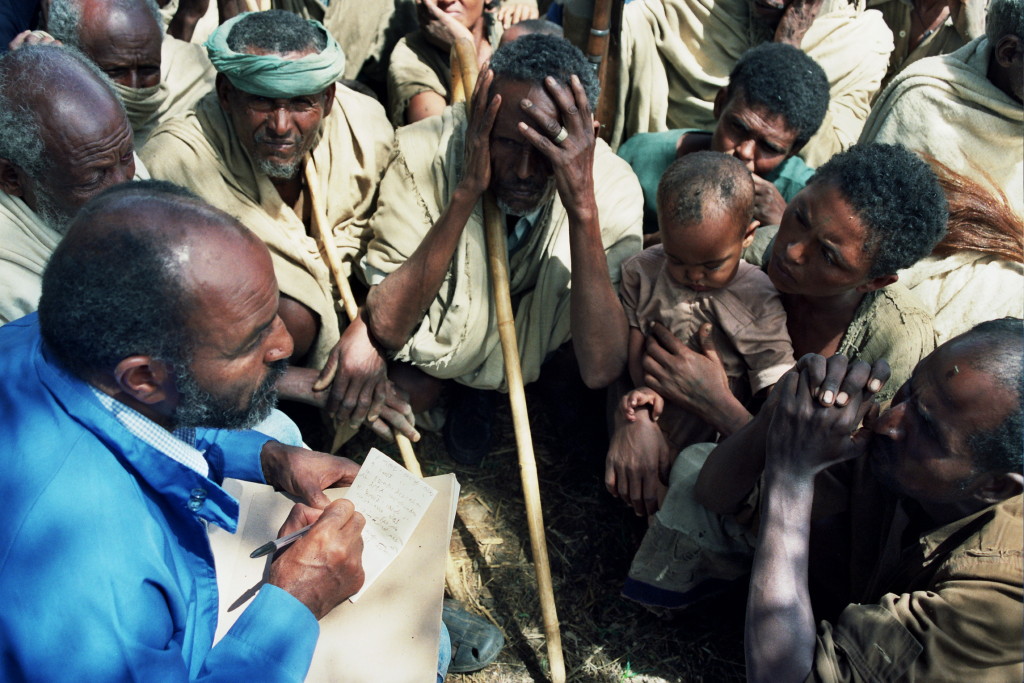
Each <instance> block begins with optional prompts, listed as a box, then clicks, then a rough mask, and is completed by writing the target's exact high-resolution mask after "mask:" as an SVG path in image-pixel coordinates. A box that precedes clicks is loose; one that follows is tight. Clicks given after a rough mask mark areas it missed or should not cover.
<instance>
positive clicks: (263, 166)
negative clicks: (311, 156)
mask: <svg viewBox="0 0 1024 683" xmlns="http://www.w3.org/2000/svg"><path fill="white" fill-rule="evenodd" d="M301 163H302V162H301V161H296V162H294V163H291V164H275V163H273V162H272V161H267V160H266V159H256V170H257V171H259V172H260V173H262V174H264V175H265V176H267V177H268V178H273V179H275V180H291V179H292V178H294V177H295V176H296V175H298V173H299V164H301Z"/></svg>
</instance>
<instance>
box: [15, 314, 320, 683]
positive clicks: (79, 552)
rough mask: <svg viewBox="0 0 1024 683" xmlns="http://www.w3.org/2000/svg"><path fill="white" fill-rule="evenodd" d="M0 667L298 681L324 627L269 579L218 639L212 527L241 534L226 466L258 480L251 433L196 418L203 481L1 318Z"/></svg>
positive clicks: (84, 675) (33, 334)
mask: <svg viewBox="0 0 1024 683" xmlns="http://www.w3.org/2000/svg"><path fill="white" fill-rule="evenodd" d="M0 349H2V352H0V463H2V464H0V502H2V506H3V507H2V509H3V513H2V523H0V679H2V680H4V681H19V680H28V679H31V680H33V681H49V680H61V681H90V682H95V681H121V680H137V681H161V682H162V681H179V680H181V681H184V680H204V681H218V680H226V681H261V682H262V681H278V680H280V681H301V680H302V679H303V677H304V676H305V674H306V671H307V669H308V667H309V662H310V659H311V657H312V655H313V649H314V647H315V645H316V639H317V636H318V635H319V626H318V624H317V622H316V619H315V618H314V617H313V614H312V613H311V612H310V611H309V610H308V609H307V608H306V607H305V606H303V605H302V604H301V603H300V602H299V601H298V600H296V599H295V598H294V597H292V596H291V595H289V594H288V593H286V592H285V591H283V590H281V589H279V588H276V587H274V586H266V587H264V588H263V589H261V590H260V593H259V595H258V596H257V597H256V599H255V600H254V601H253V602H252V604H251V605H250V606H249V608H248V609H246V610H245V613H244V614H243V615H242V616H241V617H240V618H239V620H238V621H237V622H236V623H235V625H234V626H233V627H232V628H231V630H230V631H229V632H228V634H227V635H226V636H225V637H224V639H223V640H221V641H220V642H219V643H218V644H217V646H216V647H214V648H212V649H211V645H212V643H213V635H214V631H215V630H216V626H217V584H216V580H215V576H214V568H213V556H212V554H211V552H210V545H209V542H208V540H207V536H206V524H207V523H208V522H212V523H214V524H217V525H218V526H221V527H223V528H225V529H227V530H229V531H232V532H233V531H234V530H235V528H236V525H237V522H238V502H237V501H236V500H234V499H233V498H231V496H229V495H228V494H227V493H226V492H225V491H224V490H223V489H222V488H221V487H220V486H219V485H218V484H219V483H220V482H221V481H222V480H223V477H224V476H231V477H236V478H240V479H247V480H250V481H259V482H262V481H263V475H262V471H261V468H260V462H259V455H260V450H261V449H262V447H263V444H264V443H265V442H266V441H267V437H266V436H263V435H261V434H258V433H256V432H228V431H221V430H198V434H197V442H198V443H197V446H198V448H200V450H202V449H205V450H206V459H207V460H208V461H209V462H210V470H211V474H210V477H211V479H212V481H211V479H206V478H204V477H202V476H200V475H199V474H197V473H195V472H193V471H192V470H190V469H188V468H187V467H185V466H183V465H179V464H178V463H176V462H174V461H173V460H171V459H170V458H168V457H167V456H165V455H163V454H161V453H159V452H157V451H155V450H154V449H153V448H152V447H150V446H148V445H147V444H146V443H145V442H143V441H141V440H139V439H137V438H136V437H134V436H133V435H132V434H131V433H130V432H128V431H127V430H126V429H125V428H124V427H123V426H122V425H121V423H120V422H119V421H118V420H117V419H116V418H115V417H114V416H113V415H111V414H110V413H109V412H107V411H106V410H105V409H104V408H103V407H102V406H101V405H100V404H99V402H98V401H97V400H96V398H95V396H94V395H92V391H91V389H90V388H89V386H88V385H87V384H85V383H84V382H82V381H81V380H79V379H77V378H75V377H74V376H73V375H71V374H70V373H68V372H67V371H66V370H64V369H63V368H62V367H61V366H59V365H57V364H56V362H55V361H53V360H52V359H50V358H49V357H48V354H47V352H46V351H45V349H43V348H42V345H41V339H40V335H39V325H38V322H37V320H36V316H35V314H32V315H29V316H26V317H25V318H22V319H21V320H18V321H15V322H12V323H8V324H7V325H4V326H3V327H0Z"/></svg>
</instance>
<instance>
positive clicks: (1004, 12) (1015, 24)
mask: <svg viewBox="0 0 1024 683" xmlns="http://www.w3.org/2000/svg"><path fill="white" fill-rule="evenodd" d="M985 35H986V36H988V40H989V42H990V43H992V46H993V47H995V44H996V41H999V40H1002V39H1003V38H1005V37H1006V36H1017V37H1018V38H1020V39H1021V40H1024V0H992V1H991V2H990V3H989V4H988V13H987V16H986V18H985Z"/></svg>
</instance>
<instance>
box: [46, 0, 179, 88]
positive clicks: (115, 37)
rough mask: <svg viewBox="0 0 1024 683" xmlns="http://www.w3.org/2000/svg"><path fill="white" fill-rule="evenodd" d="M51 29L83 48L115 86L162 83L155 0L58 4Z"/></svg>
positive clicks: (65, 0) (53, 10) (160, 31)
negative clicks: (117, 84) (116, 84)
mask: <svg viewBox="0 0 1024 683" xmlns="http://www.w3.org/2000/svg"><path fill="white" fill-rule="evenodd" d="M47 29H48V30H49V32H50V33H51V34H52V35H53V36H54V37H55V38H57V39H58V40H61V41H63V42H64V43H65V44H66V45H73V46H74V47H77V48H79V49H80V50H81V51H82V52H83V53H85V55H86V56H87V57H89V59H91V60H92V61H93V62H94V63H95V64H96V65H97V66H99V68H100V69H102V70H103V72H104V73H106V74H107V76H109V77H110V79H111V80H113V81H114V82H115V83H119V84H120V85H123V86H125V87H127V88H149V87H154V86H157V85H159V84H160V47H161V43H162V41H163V29H162V23H161V20H160V14H159V10H158V8H157V6H156V3H155V2H153V0H53V3H52V4H51V6H50V13H49V18H48V20H47Z"/></svg>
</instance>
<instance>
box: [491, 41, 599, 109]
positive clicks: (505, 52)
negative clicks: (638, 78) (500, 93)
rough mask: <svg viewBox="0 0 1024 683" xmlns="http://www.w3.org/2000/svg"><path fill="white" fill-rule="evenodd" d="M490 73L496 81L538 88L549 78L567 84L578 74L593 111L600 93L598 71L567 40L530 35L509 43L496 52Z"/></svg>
mask: <svg viewBox="0 0 1024 683" xmlns="http://www.w3.org/2000/svg"><path fill="white" fill-rule="evenodd" d="M491 71H493V72H494V80H495V81H497V80H499V79H505V80H509V81H523V82H527V83H535V84H537V85H540V84H541V83H543V82H544V79H545V78H546V77H548V76H551V77H552V78H554V79H555V80H557V81H559V82H561V83H562V84H564V85H568V84H569V77H570V76H572V75H573V74H576V76H577V77H578V78H579V79H580V84H581V85H583V90H584V92H586V93H587V101H588V102H589V103H590V110H591V111H594V110H595V109H597V96H598V93H599V92H600V83H598V80H597V71H596V69H594V65H593V64H591V63H590V62H588V61H587V58H586V57H584V56H583V53H582V52H580V50H579V48H577V47H576V46H575V45H573V44H572V43H570V42H569V41H568V40H566V39H565V38H559V37H558V36H551V35H544V34H542V33H531V34H528V35H525V36H523V37H522V38H519V39H518V40H513V41H512V42H510V43H506V44H504V45H502V46H501V47H499V48H498V49H497V50H495V51H494V56H493V57H492V58H491Z"/></svg>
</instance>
